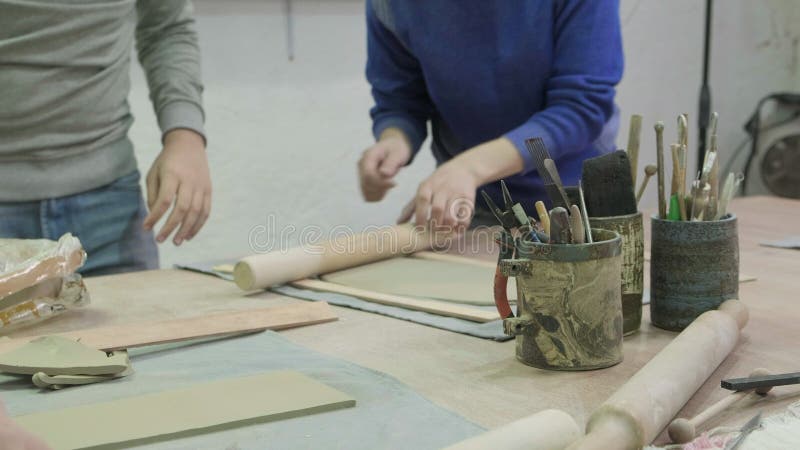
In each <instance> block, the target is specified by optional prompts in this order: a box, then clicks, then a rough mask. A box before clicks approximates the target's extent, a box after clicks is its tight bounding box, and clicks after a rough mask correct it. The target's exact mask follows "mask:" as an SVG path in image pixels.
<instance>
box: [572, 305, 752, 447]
mask: <svg viewBox="0 0 800 450" xmlns="http://www.w3.org/2000/svg"><path fill="white" fill-rule="evenodd" d="M747 318H748V313H747V308H746V307H745V306H744V305H743V304H742V303H741V302H739V301H738V300H728V301H726V302H724V303H723V304H722V305H720V307H719V309H718V310H712V311H708V312H705V313H703V314H702V315H700V317H698V318H697V319H695V321H694V322H692V323H691V324H690V325H689V326H688V327H686V329H685V330H683V332H681V333H680V334H679V335H678V336H677V337H675V339H673V340H672V342H670V343H669V344H667V346H666V347H664V348H663V349H662V350H661V351H660V352H659V353H658V354H657V355H656V356H655V357H653V359H651V360H650V362H648V363H647V364H646V365H645V366H644V367H642V368H641V369H640V370H639V372H637V373H636V374H635V375H634V376H633V377H632V378H631V379H630V380H628V382H627V383H625V384H624V385H623V386H622V387H621V388H620V389H619V390H618V391H617V392H615V393H614V395H612V396H611V397H610V398H609V399H608V400H606V401H605V402H604V403H603V404H602V405H601V406H600V407H599V408H598V409H597V410H595V411H594V413H592V415H591V417H590V418H589V422H588V424H587V425H586V433H587V434H586V436H584V437H583V438H582V439H581V440H579V441H578V442H576V443H575V444H573V445H571V446H570V447H568V448H569V449H570V450H607V449H609V448H614V449H621V450H622V449H624V450H628V449H631V450H633V449H641V448H642V447H644V446H645V445H646V444H648V443H650V442H652V441H653V439H655V437H656V436H658V434H659V433H660V432H661V430H662V429H664V427H665V426H666V425H667V424H668V423H669V421H670V420H672V418H673V417H674V416H675V414H676V413H677V412H678V411H679V410H680V409H681V408H682V407H683V405H685V404H686V402H687V401H688V400H689V399H690V398H691V396H692V395H693V394H694V393H695V392H696V391H697V389H699V388H700V386H702V385H703V383H704V382H705V381H706V379H707V378H708V377H709V376H710V375H711V374H712V373H713V372H714V370H716V368H717V367H718V366H719V365H720V363H722V361H723V360H725V358H726V357H727V356H728V355H729V354H730V352H731V351H732V350H733V348H734V347H735V346H736V341H737V340H738V339H739V330H740V329H741V328H742V327H743V326H744V325H745V324H746V323H747Z"/></svg>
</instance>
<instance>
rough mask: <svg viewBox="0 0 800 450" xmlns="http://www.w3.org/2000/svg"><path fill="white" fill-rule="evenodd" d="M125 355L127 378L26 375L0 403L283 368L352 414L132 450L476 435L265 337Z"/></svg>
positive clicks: (27, 408)
mask: <svg viewBox="0 0 800 450" xmlns="http://www.w3.org/2000/svg"><path fill="white" fill-rule="evenodd" d="M130 355H131V361H132V364H133V368H134V370H135V373H134V374H133V375H131V376H128V377H126V378H121V379H118V380H114V381H108V382H104V383H99V384H95V385H88V386H76V387H69V388H65V389H63V390H61V391H39V390H37V389H35V388H34V387H33V385H32V384H31V380H30V376H27V377H15V376H11V375H4V374H0V390H2V393H1V394H0V395H1V396H2V398H3V401H4V402H5V403H6V406H7V408H8V411H9V413H10V414H11V415H21V414H29V413H34V412H39V411H48V410H54V409H61V408H68V407H72V406H78V405H83V404H90V403H97V402H102V401H109V400H113V399H118V398H124V397H131V396H136V395H143V394H147V393H152V392H160V391H165V390H170V389H177V388H181V387H185V386H188V385H190V384H195V383H202V382H208V381H213V380H218V379H224V378H233V377H241V376H247V375H253V374H257V373H262V372H266V371H270V370H287V369H288V370H297V371H300V372H303V373H305V374H306V375H308V376H310V377H312V378H314V379H316V380H318V381H321V382H323V383H325V384H327V385H329V386H331V387H334V388H336V389H338V390H340V391H342V392H344V393H346V394H348V395H350V396H352V397H353V398H355V399H356V406H355V407H353V408H347V409H342V410H338V411H331V412H327V413H321V414H313V415H310V416H305V417H298V418H294V419H287V420H281V421H277V422H269V423H264V424H256V425H249V426H244V427H240V428H235V429H233V430H227V431H221V432H215V433H210V434H204V435H199V436H194V437H186V438H180V439H174V440H169V441H162V442H159V443H156V444H149V445H144V446H141V447H137V448H152V449H198V448H214V449H264V448H275V449H288V448H292V449H321V448H326V449H327V448H330V449H337V448H341V449H377V448H381V449H393V448H397V449H401V448H413V449H437V448H441V447H443V446H446V445H448V444H452V443H454V442H458V441H460V440H462V439H465V438H468V437H471V436H474V435H476V434H479V433H480V432H481V431H482V429H481V428H480V427H479V426H477V425H475V424H473V423H471V422H469V421H467V420H466V419H464V418H463V417H461V416H458V415H456V414H454V413H452V412H450V411H447V410H445V409H443V408H441V407H439V406H436V405H434V404H433V403H431V402H430V401H428V400H427V399H425V398H424V397H422V396H420V395H418V394H417V393H415V392H414V391H412V390H411V389H409V387H408V386H406V385H404V384H402V383H400V382H399V381H397V380H396V379H394V378H393V377H390V376H388V375H386V374H383V373H380V372H376V371H373V370H370V369H367V368H364V367H361V366H357V365H355V364H351V363H349V362H346V361H342V360H340V359H336V358H332V357H330V356H325V355H321V354H318V353H316V352H313V351H311V350H308V349H306V348H304V347H301V346H298V345H295V344H292V343H291V342H289V341H287V340H286V339H284V338H283V337H281V336H280V335H278V334H277V333H273V332H265V333H259V334H255V335H249V336H243V337H238V338H228V339H222V340H214V341H205V342H195V343H182V344H170V345H162V346H153V347H147V348H141V349H133V350H131V351H130ZM153 414H158V411H153Z"/></svg>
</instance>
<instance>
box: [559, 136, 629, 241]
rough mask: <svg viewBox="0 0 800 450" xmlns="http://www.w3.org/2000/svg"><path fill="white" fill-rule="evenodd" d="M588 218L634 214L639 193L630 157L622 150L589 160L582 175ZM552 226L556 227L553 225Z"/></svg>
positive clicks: (584, 163)
mask: <svg viewBox="0 0 800 450" xmlns="http://www.w3.org/2000/svg"><path fill="white" fill-rule="evenodd" d="M581 180H582V181H583V189H584V191H583V194H584V197H585V201H586V210H587V212H588V214H589V215H588V216H587V217H608V216H622V215H627V214H634V213H636V211H637V207H636V193H635V192H634V187H633V181H632V180H631V166H630V161H629V160H628V154H627V153H625V152H624V151H622V150H617V151H616V152H612V153H608V154H606V155H602V156H598V157H596V158H589V159H587V160H585V161H584V162H583V171H582V174H581ZM551 226H552V224H551Z"/></svg>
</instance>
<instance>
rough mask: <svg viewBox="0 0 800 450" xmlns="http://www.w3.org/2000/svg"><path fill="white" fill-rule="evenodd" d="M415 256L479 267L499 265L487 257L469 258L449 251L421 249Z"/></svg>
mask: <svg viewBox="0 0 800 450" xmlns="http://www.w3.org/2000/svg"><path fill="white" fill-rule="evenodd" d="M411 256H412V257H414V258H420V259H430V260H433V261H445V262H454V263H459V264H471V265H473V266H478V267H486V268H487V269H495V268H496V267H497V263H496V262H492V261H487V260H485V259H478V258H469V257H466V256H459V255H449V254H447V253H437V252H430V251H421V252H416V253H414V254H412V255H411Z"/></svg>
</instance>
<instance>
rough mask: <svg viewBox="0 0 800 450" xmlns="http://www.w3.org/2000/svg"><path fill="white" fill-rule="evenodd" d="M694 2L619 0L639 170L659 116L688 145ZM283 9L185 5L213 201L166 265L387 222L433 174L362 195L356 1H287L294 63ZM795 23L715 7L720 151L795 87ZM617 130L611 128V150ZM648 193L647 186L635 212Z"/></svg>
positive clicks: (422, 169)
mask: <svg viewBox="0 0 800 450" xmlns="http://www.w3.org/2000/svg"><path fill="white" fill-rule="evenodd" d="M703 3H704V2H701V1H699V0H670V1H669V2H665V1H659V0H622V13H621V16H622V19H623V34H624V39H625V50H626V74H625V78H624V80H623V82H622V83H621V85H620V87H619V96H618V103H619V104H620V106H621V107H622V109H623V112H624V114H625V115H626V116H627V115H630V114H631V113H633V112H638V113H641V114H643V115H644V117H645V124H646V127H645V134H644V137H643V143H644V144H643V148H642V152H643V155H642V156H641V158H640V160H641V162H640V165H641V166H643V165H644V164H646V163H648V162H654V160H655V157H654V153H655V150H654V144H653V141H654V137H653V133H652V128H651V127H652V124H653V122H654V121H655V120H659V119H660V120H664V121H665V122H666V124H667V137H669V138H670V139H672V137H673V136H674V133H675V126H674V123H675V116H676V115H677V114H678V113H681V112H688V113H689V115H690V118H691V122H692V126H693V129H692V131H694V132H695V134H694V135H693V136H692V137H693V138H694V137H696V127H695V126H694V124H695V123H696V118H697V113H696V111H697V92H698V89H699V85H700V67H701V59H702V32H703ZM283 4H284V3H283V1H278V0H252V1H244V0H237V1H225V2H214V1H211V0H201V1H196V9H197V20H198V25H199V31H200V40H201V46H202V50H203V70H204V79H205V85H206V93H205V106H206V111H207V131H208V136H209V139H210V141H209V142H210V144H209V149H208V154H209V160H210V164H211V170H212V177H213V182H214V206H213V211H212V216H211V219H210V221H209V223H208V224H207V225H206V227H205V229H204V230H203V231H202V232H201V233H200V235H198V236H197V237H196V238H195V239H194V241H193V242H189V243H186V244H184V245H183V246H181V247H180V248H177V249H176V248H175V247H173V246H172V244H171V243H168V244H164V245H162V246H161V262H162V266H164V267H167V266H169V265H171V264H173V263H175V262H179V261H183V262H187V261H192V260H208V259H214V258H219V257H227V256H236V255H240V254H246V253H249V252H250V245H249V243H248V235H249V233H250V230H252V229H253V228H254V227H257V226H259V225H264V224H266V220H267V219H266V217H267V216H268V215H270V214H274V217H275V218H276V224H277V225H278V226H279V227H281V226H286V225H292V224H293V225H295V226H297V227H302V226H305V225H311V224H313V225H318V226H320V227H321V228H322V229H329V228H331V227H333V226H335V225H338V224H347V225H351V226H353V227H363V226H365V225H367V224H385V223H391V222H393V221H394V219H395V218H396V216H397V214H398V212H399V210H400V208H401V207H402V205H403V204H405V202H406V201H407V200H408V199H409V198H410V197H411V195H412V194H413V192H414V191H415V189H416V184H417V183H418V182H419V181H420V180H421V179H422V178H423V177H424V176H425V174H427V173H429V172H430V171H431V170H432V169H433V160H432V158H431V157H430V154H429V151H427V150H426V149H423V151H422V152H421V154H420V155H419V157H418V158H417V160H416V161H415V163H414V165H413V166H412V167H410V168H409V169H407V170H405V172H404V173H403V174H402V175H401V176H400V178H399V181H400V183H399V186H398V187H397V188H395V189H394V190H393V191H392V192H391V194H390V195H389V196H388V197H387V198H386V199H385V200H384V201H383V202H382V203H380V204H365V203H363V202H362V201H361V199H360V194H359V192H358V184H357V179H356V161H357V160H358V158H359V156H360V154H361V151H362V150H363V149H364V148H365V147H366V146H367V145H368V144H370V143H371V135H370V132H369V128H370V122H369V117H368V114H367V110H368V108H369V107H370V106H371V98H370V95H369V89H368V86H367V84H366V81H365V80H364V75H363V67H364V60H365V42H364V33H365V26H364V19H363V8H364V6H363V1H358V0H293V5H294V25H295V30H294V31H295V53H296V57H295V60H294V61H292V62H289V61H288V60H287V57H286V37H285V35H286V29H285V18H284V10H283ZM797 23H800V2H797V1H796V0H765V1H759V2H753V1H750V0H724V1H717V2H716V10H715V11H714V42H713V55H712V60H713V65H712V70H711V84H712V95H713V104H714V109H716V110H717V111H719V112H720V115H721V120H720V133H721V136H720V148H721V149H722V151H723V152H724V151H728V150H732V147H733V146H735V145H736V144H737V143H738V142H740V141H741V140H742V139H743V137H744V133H743V132H742V131H741V125H742V124H743V123H744V121H745V120H746V118H747V117H748V116H749V114H750V113H751V111H752V109H753V107H754V106H755V103H756V101H757V100H758V99H759V98H761V97H762V96H763V95H765V94H766V93H769V92H772V91H777V90H791V89H795V90H797V89H800V75H799V74H798V58H800V53H799V52H800V51H799V50H798V40H799V39H800V27H798V26H796V24H797ZM792 24H795V26H792ZM133 85H134V86H133V90H132V93H131V96H130V101H131V105H132V108H133V111H134V114H135V115H136V118H137V121H136V124H135V125H134V127H133V129H132V130H131V137H132V139H133V140H134V142H135V144H136V146H137V152H138V157H139V164H140V169H141V170H142V172H143V173H146V171H147V169H148V168H149V165H150V163H151V162H152V160H153V159H154V158H155V156H156V154H157V152H158V150H159V149H160V148H159V147H158V143H159V133H158V130H157V127H156V123H155V119H154V118H153V114H152V112H151V107H150V104H149V102H148V100H147V90H146V86H145V83H144V80H143V77H142V75H141V71H140V70H139V68H138V67H136V68H134V83H133ZM627 122H628V120H627V118H626V119H625V120H624V121H623V126H624V127H627ZM626 136H627V131H626V130H622V132H621V133H620V138H619V140H618V142H619V145H620V146H624V145H625V140H626ZM692 146H693V148H694V147H695V146H694V144H692ZM690 160H691V161H694V158H691V159H690ZM654 198H655V197H654V189H653V188H651V189H650V191H649V192H648V194H647V197H646V199H645V207H651V206H653V204H654ZM296 237H297V235H295V238H296Z"/></svg>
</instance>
